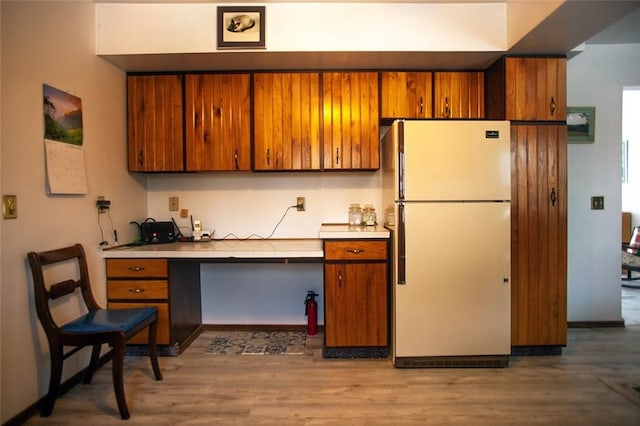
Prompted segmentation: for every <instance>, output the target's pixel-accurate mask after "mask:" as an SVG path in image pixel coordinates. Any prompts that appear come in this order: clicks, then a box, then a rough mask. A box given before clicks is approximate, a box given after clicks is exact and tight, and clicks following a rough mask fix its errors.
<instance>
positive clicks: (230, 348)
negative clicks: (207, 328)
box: [205, 331, 307, 355]
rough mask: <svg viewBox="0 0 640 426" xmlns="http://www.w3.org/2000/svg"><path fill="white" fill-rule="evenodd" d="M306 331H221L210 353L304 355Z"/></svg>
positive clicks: (209, 350)
mask: <svg viewBox="0 0 640 426" xmlns="http://www.w3.org/2000/svg"><path fill="white" fill-rule="evenodd" d="M306 339H307V332H306V331H219V332H216V335H215V337H214V338H213V340H212V341H211V343H210V344H209V346H207V348H206V349H205V354H210V355H304V350H305V344H306Z"/></svg>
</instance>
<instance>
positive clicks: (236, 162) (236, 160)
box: [233, 149, 240, 170]
mask: <svg viewBox="0 0 640 426" xmlns="http://www.w3.org/2000/svg"><path fill="white" fill-rule="evenodd" d="M233 160H234V162H235V164H236V170H238V169H239V168H240V166H239V165H238V150H237V149H236V152H235V153H234V154H233Z"/></svg>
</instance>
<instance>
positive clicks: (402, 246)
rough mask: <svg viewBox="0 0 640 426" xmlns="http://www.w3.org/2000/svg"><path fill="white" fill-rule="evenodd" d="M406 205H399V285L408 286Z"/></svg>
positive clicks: (401, 203)
mask: <svg viewBox="0 0 640 426" xmlns="http://www.w3.org/2000/svg"><path fill="white" fill-rule="evenodd" d="M406 237H407V235H406V226H405V218H404V203H403V202H399V203H398V285H405V284H407V247H406V245H407V242H406Z"/></svg>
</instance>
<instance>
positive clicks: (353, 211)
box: [349, 203, 362, 225]
mask: <svg viewBox="0 0 640 426" xmlns="http://www.w3.org/2000/svg"><path fill="white" fill-rule="evenodd" d="M349 225H362V208H361V207H360V204H358V203H353V204H351V205H349Z"/></svg>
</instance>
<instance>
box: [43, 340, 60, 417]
mask: <svg viewBox="0 0 640 426" xmlns="http://www.w3.org/2000/svg"><path fill="white" fill-rule="evenodd" d="M50 352H51V372H50V375H49V392H48V393H47V395H46V396H45V397H44V401H43V405H42V411H41V414H40V415H41V416H42V417H49V415H51V413H52V412H53V406H54V404H55V402H56V398H57V397H58V394H59V392H60V380H61V379H62V362H63V361H64V356H63V353H62V347H57V348H56V347H53V346H52V347H50Z"/></svg>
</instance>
